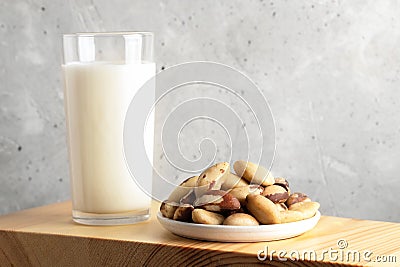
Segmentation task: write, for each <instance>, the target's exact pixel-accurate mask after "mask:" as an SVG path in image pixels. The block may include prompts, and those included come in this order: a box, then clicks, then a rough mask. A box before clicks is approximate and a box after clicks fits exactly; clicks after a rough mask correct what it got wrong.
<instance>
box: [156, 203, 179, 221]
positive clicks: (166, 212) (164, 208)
mask: <svg viewBox="0 0 400 267" xmlns="http://www.w3.org/2000/svg"><path fill="white" fill-rule="evenodd" d="M178 206H179V203H176V202H171V201H168V200H165V201H163V203H161V206H160V212H161V214H162V215H163V216H164V217H166V218H168V219H172V218H173V217H174V213H175V211H176V209H177V208H178Z"/></svg>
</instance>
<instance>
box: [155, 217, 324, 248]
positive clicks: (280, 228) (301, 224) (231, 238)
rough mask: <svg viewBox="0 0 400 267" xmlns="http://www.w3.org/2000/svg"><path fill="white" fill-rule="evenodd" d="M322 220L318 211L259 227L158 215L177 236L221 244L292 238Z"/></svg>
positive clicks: (166, 227) (159, 219) (162, 222)
mask: <svg viewBox="0 0 400 267" xmlns="http://www.w3.org/2000/svg"><path fill="white" fill-rule="evenodd" d="M320 218H321V213H320V212H319V211H317V213H316V214H315V216H314V217H312V218H310V219H307V220H302V221H298V222H291V223H282V224H271V225H259V226H228V225H206V224H196V223H185V222H179V221H174V220H171V219H168V218H165V217H163V216H162V214H161V212H158V214H157V219H158V221H159V222H160V223H161V225H162V226H163V227H164V228H165V229H167V230H168V231H170V232H172V233H174V234H176V235H179V236H183V237H188V238H193V239H199V240H207V241H220V242H261V241H272V240H279V239H285V238H291V237H294V236H298V235H301V234H303V233H305V232H307V231H309V230H311V229H312V228H314V227H315V225H317V223H318V221H319V219H320Z"/></svg>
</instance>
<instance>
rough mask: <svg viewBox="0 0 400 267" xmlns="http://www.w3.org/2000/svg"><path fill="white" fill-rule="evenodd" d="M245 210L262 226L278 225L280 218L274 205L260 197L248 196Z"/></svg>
mask: <svg viewBox="0 0 400 267" xmlns="http://www.w3.org/2000/svg"><path fill="white" fill-rule="evenodd" d="M246 200H247V209H248V210H249V211H250V212H251V214H253V215H254V217H255V218H256V219H257V220H258V221H259V222H260V223H262V224H274V223H280V222H281V218H280V214H279V211H278V209H277V208H276V206H275V204H274V203H273V202H272V201H271V200H269V199H268V198H266V197H264V196H261V195H253V194H250V195H248V196H247V198H246Z"/></svg>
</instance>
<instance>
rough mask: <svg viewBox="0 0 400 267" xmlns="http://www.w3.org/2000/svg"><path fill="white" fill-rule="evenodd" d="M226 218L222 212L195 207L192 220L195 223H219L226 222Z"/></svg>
mask: <svg viewBox="0 0 400 267" xmlns="http://www.w3.org/2000/svg"><path fill="white" fill-rule="evenodd" d="M224 219H225V218H224V216H222V215H221V214H218V213H215V212H211V211H207V210H203V209H194V210H193V212H192V220H193V222H195V223H201V224H214V225H219V224H222V223H223V222H224Z"/></svg>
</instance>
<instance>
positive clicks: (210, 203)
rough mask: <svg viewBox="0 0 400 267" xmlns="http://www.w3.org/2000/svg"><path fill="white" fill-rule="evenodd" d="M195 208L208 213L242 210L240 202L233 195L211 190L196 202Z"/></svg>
mask: <svg viewBox="0 0 400 267" xmlns="http://www.w3.org/2000/svg"><path fill="white" fill-rule="evenodd" d="M194 206H195V207H196V208H197V207H200V208H203V209H205V210H208V211H216V212H221V211H224V210H238V209H240V202H239V200H238V199H237V198H235V197H234V196H232V194H230V193H228V192H226V191H222V190H210V191H207V193H205V194H203V195H202V196H201V197H199V198H197V199H196V200H195V201H194Z"/></svg>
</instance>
